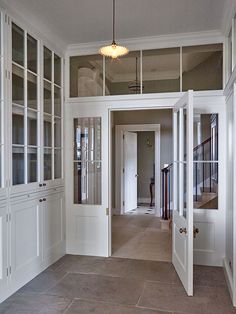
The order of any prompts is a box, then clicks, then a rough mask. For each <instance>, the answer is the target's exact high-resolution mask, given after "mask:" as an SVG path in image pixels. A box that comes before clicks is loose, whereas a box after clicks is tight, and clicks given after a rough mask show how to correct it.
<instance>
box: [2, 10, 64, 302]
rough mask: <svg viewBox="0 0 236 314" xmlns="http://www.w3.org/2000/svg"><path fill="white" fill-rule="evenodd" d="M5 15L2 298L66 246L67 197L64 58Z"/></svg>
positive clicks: (50, 260)
mask: <svg viewBox="0 0 236 314" xmlns="http://www.w3.org/2000/svg"><path fill="white" fill-rule="evenodd" d="M0 17H1V24H0V26H1V27H0V37H1V40H0V43H1V44H0V63H1V67H0V68H1V75H0V174H1V180H0V302H1V301H3V300H4V299H6V298H7V297H8V296H10V295H11V294H12V293H14V292H15V291H16V290H17V289H19V288H20V287H22V286H23V285H24V284H26V283H27V282H28V281H30V280H31V279H32V278H34V277H35V276H36V275H38V274H39V273H40V272H41V271H43V270H44V269H45V268H46V267H48V266H49V265H50V264H51V263H53V262H55V261H56V260H57V259H59V258H60V257H62V256H63V255H64V254H65V205H64V203H65V197H64V178H63V131H62V130H63V109H62V108H63V106H62V104H63V67H62V65H63V59H62V57H61V54H60V53H58V52H55V50H54V49H53V48H52V47H50V44H48V43H47V44H46V43H44V42H43V41H42V40H41V39H40V38H38V37H37V36H35V35H34V34H33V33H31V32H29V31H28V29H27V28H26V27H25V26H24V25H22V24H19V23H18V21H15V20H12V19H11V17H9V16H8V15H7V14H5V13H3V12H2V13H1V15H0ZM3 39H4V40H3Z"/></svg>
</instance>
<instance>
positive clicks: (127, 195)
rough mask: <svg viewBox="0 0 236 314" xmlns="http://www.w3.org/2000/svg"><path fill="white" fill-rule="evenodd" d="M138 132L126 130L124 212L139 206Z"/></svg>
mask: <svg viewBox="0 0 236 314" xmlns="http://www.w3.org/2000/svg"><path fill="white" fill-rule="evenodd" d="M137 159H138V158H137V133H133V132H124V212H128V211H130V210H132V209H135V208H137V206H138V204H137V197H138V195H137V176H138V175H137Z"/></svg>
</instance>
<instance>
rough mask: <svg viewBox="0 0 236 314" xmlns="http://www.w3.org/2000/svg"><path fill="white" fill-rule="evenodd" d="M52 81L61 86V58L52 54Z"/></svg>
mask: <svg viewBox="0 0 236 314" xmlns="http://www.w3.org/2000/svg"><path fill="white" fill-rule="evenodd" d="M54 83H56V84H57V85H59V86H61V58H60V57H58V56H57V55H56V54H54Z"/></svg>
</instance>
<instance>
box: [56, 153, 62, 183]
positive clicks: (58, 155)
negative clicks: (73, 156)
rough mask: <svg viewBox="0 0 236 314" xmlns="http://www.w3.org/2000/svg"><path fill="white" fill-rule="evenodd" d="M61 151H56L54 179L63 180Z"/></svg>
mask: <svg viewBox="0 0 236 314" xmlns="http://www.w3.org/2000/svg"><path fill="white" fill-rule="evenodd" d="M61 152H62V151H61V149H55V153H54V177H55V179H59V178H61V168H62V167H61Z"/></svg>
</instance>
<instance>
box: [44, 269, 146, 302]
mask: <svg viewBox="0 0 236 314" xmlns="http://www.w3.org/2000/svg"><path fill="white" fill-rule="evenodd" d="M143 285H144V283H143V282H142V281H138V280H136V279H130V278H120V277H111V276H101V275H85V274H74V273H73V274H67V276H65V277H64V278H63V279H62V280H61V281H60V282H59V283H58V284H57V285H56V286H55V287H54V288H52V289H50V292H49V293H50V294H52V295H58V296H64V297H68V298H82V299H89V300H95V301H96V300H98V301H106V302H113V303H119V304H131V305H135V304H136V303H137V302H138V300H139V297H140V295H141V293H142V290H143Z"/></svg>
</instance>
